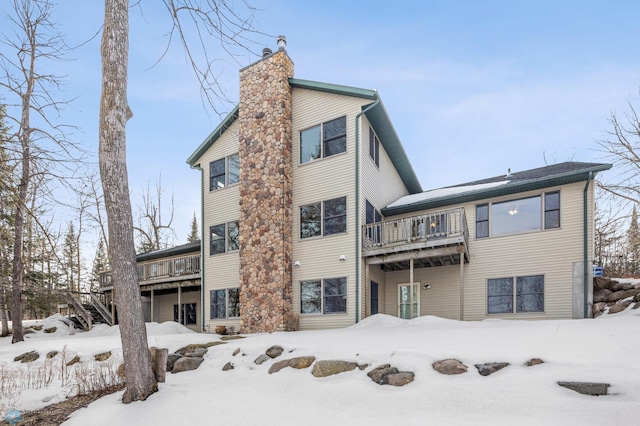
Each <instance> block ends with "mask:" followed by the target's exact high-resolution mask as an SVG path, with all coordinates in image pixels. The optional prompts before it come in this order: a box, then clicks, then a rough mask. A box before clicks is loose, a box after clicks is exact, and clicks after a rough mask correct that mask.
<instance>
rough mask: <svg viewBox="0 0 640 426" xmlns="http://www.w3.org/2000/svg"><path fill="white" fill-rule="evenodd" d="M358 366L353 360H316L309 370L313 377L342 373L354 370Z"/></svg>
mask: <svg viewBox="0 0 640 426" xmlns="http://www.w3.org/2000/svg"><path fill="white" fill-rule="evenodd" d="M356 367H358V364H357V363H355V362H348V361H335V360H329V361H318V362H316V363H315V364H314V365H313V370H311V374H313V375H314V376H315V377H327V376H333V375H334V374H340V373H344V372H346V371H352V370H355V369H356Z"/></svg>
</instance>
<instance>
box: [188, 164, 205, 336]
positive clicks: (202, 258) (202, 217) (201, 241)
mask: <svg viewBox="0 0 640 426" xmlns="http://www.w3.org/2000/svg"><path fill="white" fill-rule="evenodd" d="M191 168H192V169H196V170H200V299H201V303H200V318H202V331H203V332H204V331H205V328H204V170H203V169H202V167H200V164H195V165H192V166H191Z"/></svg>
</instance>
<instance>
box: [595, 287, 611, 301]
mask: <svg viewBox="0 0 640 426" xmlns="http://www.w3.org/2000/svg"><path fill="white" fill-rule="evenodd" d="M611 293H613V292H612V291H611V290H609V289H608V288H603V289H600V290H596V291H594V292H593V302H594V303H597V302H606V301H607V297H609V295H610V294H611Z"/></svg>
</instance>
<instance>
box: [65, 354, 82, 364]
mask: <svg viewBox="0 0 640 426" xmlns="http://www.w3.org/2000/svg"><path fill="white" fill-rule="evenodd" d="M79 362H80V357H79V356H78V355H76V356H74V357H73V358H71V361H69V362H67V367H70V366H72V365H73V364H77V363H79Z"/></svg>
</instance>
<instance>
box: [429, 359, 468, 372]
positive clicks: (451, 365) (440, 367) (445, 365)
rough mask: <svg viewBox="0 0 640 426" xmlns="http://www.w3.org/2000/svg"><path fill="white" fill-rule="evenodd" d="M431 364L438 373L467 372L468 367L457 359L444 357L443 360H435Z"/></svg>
mask: <svg viewBox="0 0 640 426" xmlns="http://www.w3.org/2000/svg"><path fill="white" fill-rule="evenodd" d="M431 366H432V367H433V369H434V370H436V371H437V372H438V373H440V374H446V375H452V374H462V373H466V372H467V368H468V367H467V366H466V365H464V364H463V363H461V362H460V361H458V360H457V359H443V360H441V361H436V362H434V363H433V364H431Z"/></svg>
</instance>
